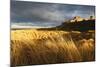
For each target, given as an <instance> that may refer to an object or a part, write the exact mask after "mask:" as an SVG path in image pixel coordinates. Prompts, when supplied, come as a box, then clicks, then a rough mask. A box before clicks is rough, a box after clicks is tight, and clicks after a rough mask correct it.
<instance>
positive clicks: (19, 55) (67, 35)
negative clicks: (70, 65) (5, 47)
mask: <svg viewBox="0 0 100 67" xmlns="http://www.w3.org/2000/svg"><path fill="white" fill-rule="evenodd" d="M93 33H94V32H93ZM93 33H92V34H93ZM83 34H84V33H82V32H66V31H46V30H45V31H43V30H39V31H38V30H12V31H11V64H12V66H15V65H30V64H33V65H36V64H52V63H65V62H80V61H94V60H95V41H94V38H93V36H92V35H91V33H86V34H88V35H90V36H89V37H88V38H85V37H84V36H85V35H84V36H83ZM88 35H87V36H88ZM87 36H86V37H87Z"/></svg>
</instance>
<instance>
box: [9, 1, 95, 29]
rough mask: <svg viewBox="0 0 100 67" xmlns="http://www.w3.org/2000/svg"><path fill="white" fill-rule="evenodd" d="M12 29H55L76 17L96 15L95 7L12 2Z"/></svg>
mask: <svg viewBox="0 0 100 67" xmlns="http://www.w3.org/2000/svg"><path fill="white" fill-rule="evenodd" d="M10 14H11V28H45V27H46V28H47V27H55V26H58V25H60V24H61V23H63V22H64V21H65V20H69V19H72V18H73V17H75V16H80V17H83V18H88V17H89V16H91V15H93V16H94V15H95V6H89V5H74V4H73V5H72V4H58V3H40V2H28V1H27V2H25V1H16V0H11V13H10Z"/></svg>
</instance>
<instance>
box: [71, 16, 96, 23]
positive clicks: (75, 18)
mask: <svg viewBox="0 0 100 67" xmlns="http://www.w3.org/2000/svg"><path fill="white" fill-rule="evenodd" d="M84 20H85V21H87V20H95V16H90V17H89V18H81V17H80V16H75V17H74V18H73V19H71V20H69V21H70V22H80V21H84Z"/></svg>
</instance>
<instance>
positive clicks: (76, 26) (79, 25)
mask: <svg viewBox="0 0 100 67" xmlns="http://www.w3.org/2000/svg"><path fill="white" fill-rule="evenodd" d="M55 28H56V29H59V30H78V31H87V30H95V20H83V21H78V22H73V23H67V22H64V23H62V24H61V25H60V26H57V27H55Z"/></svg>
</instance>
